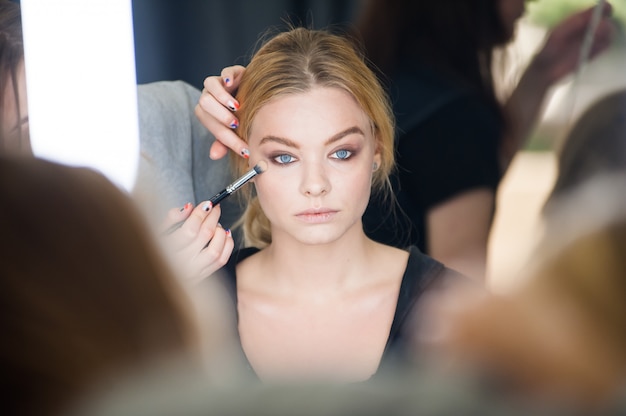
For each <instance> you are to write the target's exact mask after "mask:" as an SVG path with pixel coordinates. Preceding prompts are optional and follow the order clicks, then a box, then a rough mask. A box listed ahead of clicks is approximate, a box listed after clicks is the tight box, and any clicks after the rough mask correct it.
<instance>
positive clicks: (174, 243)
mask: <svg viewBox="0 0 626 416" xmlns="http://www.w3.org/2000/svg"><path fill="white" fill-rule="evenodd" d="M212 209H213V207H212V205H211V204H210V203H209V202H208V201H206V202H203V203H201V204H199V205H198V206H196V207H195V208H194V209H193V210H192V211H191V213H190V215H189V217H188V218H187V219H186V220H185V222H183V224H182V225H181V226H180V228H178V229H177V230H176V231H175V232H173V233H172V236H171V238H170V239H169V244H170V247H171V249H172V250H174V251H178V250H184V249H186V248H188V247H189V246H190V245H193V244H195V242H196V240H197V238H198V233H199V231H200V228H201V226H202V222H203V221H204V219H205V218H206V217H207V216H208V215H209V213H210V211H211V210H212Z"/></svg>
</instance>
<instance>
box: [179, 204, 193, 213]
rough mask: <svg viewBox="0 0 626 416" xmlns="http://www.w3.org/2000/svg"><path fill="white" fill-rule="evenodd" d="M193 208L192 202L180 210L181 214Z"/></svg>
mask: <svg viewBox="0 0 626 416" xmlns="http://www.w3.org/2000/svg"><path fill="white" fill-rule="evenodd" d="M189 208H191V202H187V203H186V204H185V206H184V207H182V208H181V209H180V212H183V211H186V210H188V209H189Z"/></svg>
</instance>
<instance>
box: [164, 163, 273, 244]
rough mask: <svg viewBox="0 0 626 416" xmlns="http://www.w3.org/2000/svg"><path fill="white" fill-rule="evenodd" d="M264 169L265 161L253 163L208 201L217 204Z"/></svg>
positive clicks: (265, 166)
mask: <svg viewBox="0 0 626 416" xmlns="http://www.w3.org/2000/svg"><path fill="white" fill-rule="evenodd" d="M266 169H267V162H266V161H264V160H261V161H259V163H257V164H256V165H254V167H253V168H252V169H250V170H249V171H248V172H246V173H245V174H243V175H242V176H241V177H240V178H239V179H237V180H236V181H235V182H233V183H231V184H230V185H228V186H227V187H226V188H224V189H222V190H221V191H220V192H218V193H216V194H215V195H213V196H212V197H211V198H209V202H210V203H211V204H212V206H215V205H217V204H219V203H220V202H222V201H223V200H224V199H226V198H228V197H229V196H230V195H232V194H233V193H234V192H235V191H237V189H239V188H241V187H242V186H243V185H245V184H246V182H248V181H249V180H250V179H252V178H254V177H255V176H256V175H260V174H261V173H263V172H265V170H266ZM184 222H185V221H180V222H177V223H176V224H174V225H172V226H171V227H170V228H168V229H167V230H166V231H165V232H164V234H171V233H173V232H174V231H176V230H177V229H179V228H180V227H181V226H182V225H183V223H184Z"/></svg>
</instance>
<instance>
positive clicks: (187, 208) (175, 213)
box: [159, 202, 193, 233]
mask: <svg viewBox="0 0 626 416" xmlns="http://www.w3.org/2000/svg"><path fill="white" fill-rule="evenodd" d="M192 207H193V204H192V203H191V202H187V203H186V204H185V205H184V206H183V207H181V208H172V209H170V210H169V211H168V212H167V215H166V216H165V218H164V219H163V221H162V222H161V225H160V226H159V232H160V233H168V231H169V232H172V231H174V230H175V227H176V226H177V225H182V224H180V222H181V221H184V220H185V219H187V217H189V214H191V211H192V209H191V208H192Z"/></svg>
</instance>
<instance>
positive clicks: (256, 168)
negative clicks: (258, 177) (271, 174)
mask: <svg viewBox="0 0 626 416" xmlns="http://www.w3.org/2000/svg"><path fill="white" fill-rule="evenodd" d="M253 169H254V171H255V172H256V173H257V174H259V173H263V172H265V170H266V169H267V162H266V161H264V160H261V161H259V163H257V164H256V165H254V168H253Z"/></svg>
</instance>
